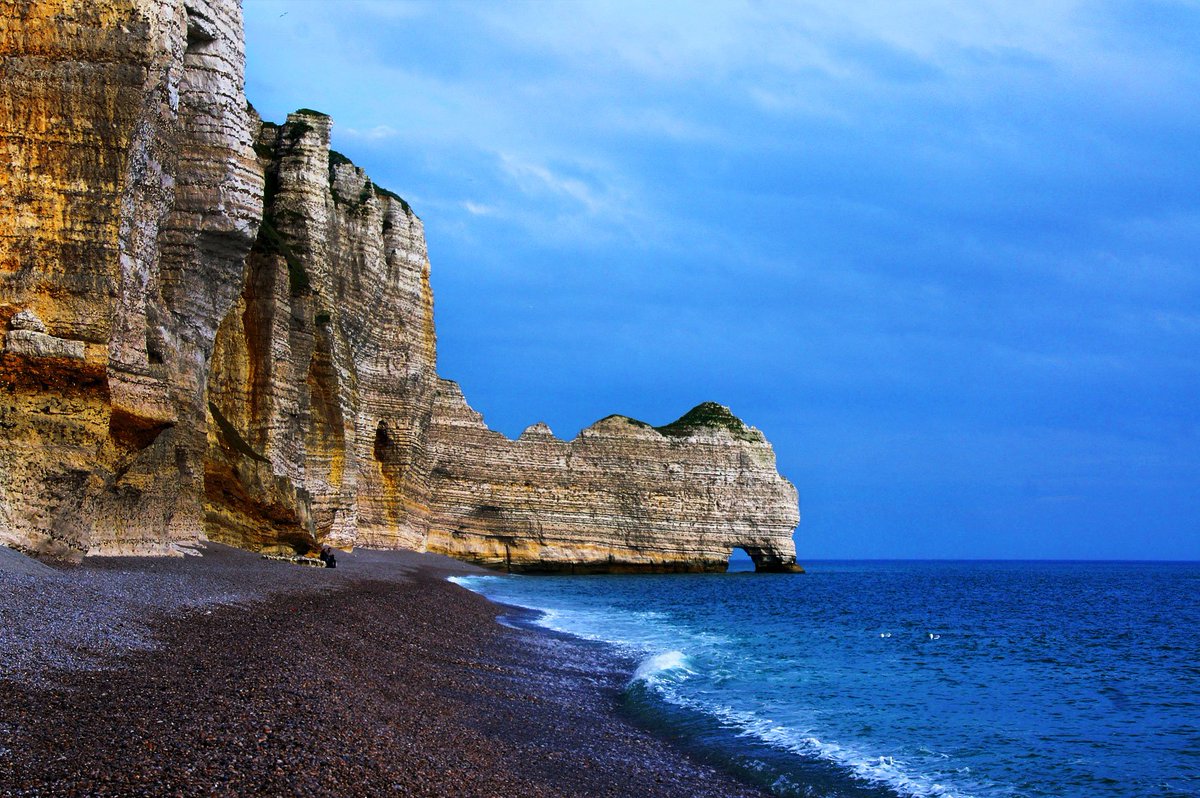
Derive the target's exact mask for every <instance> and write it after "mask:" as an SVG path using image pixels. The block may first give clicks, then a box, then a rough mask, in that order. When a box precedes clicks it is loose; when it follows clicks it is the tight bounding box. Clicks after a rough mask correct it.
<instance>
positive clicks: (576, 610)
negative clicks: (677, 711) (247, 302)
mask: <svg viewBox="0 0 1200 798" xmlns="http://www.w3.org/2000/svg"><path fill="white" fill-rule="evenodd" d="M517 579H522V577H510V576H468V577H451V579H450V581H452V582H454V583H455V584H458V585H460V586H462V587H465V588H467V589H468V590H473V591H475V592H479V593H483V594H485V595H487V596H489V597H490V598H493V599H495V600H497V601H501V602H504V603H506V604H511V605H514V606H522V607H525V608H527V609H531V610H535V611H538V612H539V613H541V614H540V615H539V616H538V618H537V619H536V621H535V622H536V623H537V624H538V625H539V626H542V627H545V628H547V629H550V630H553V631H557V632H563V633H567V634H570V635H573V636H575V637H579V638H583V639H587V640H593V641H598V642H603V643H608V644H610V645H614V646H616V647H617V648H618V649H620V650H622V651H623V652H624V653H626V654H627V655H633V656H635V657H638V658H639V660H640V662H639V664H638V666H637V669H636V670H635V672H634V674H633V676H632V678H631V680H630V685H633V684H635V683H641V684H643V685H645V686H646V687H648V688H650V689H652V690H653V691H654V693H655V694H656V695H657V696H659V697H660V698H661V699H662V700H665V701H667V702H669V703H672V704H675V705H676V706H680V707H683V708H685V709H688V710H691V711H695V712H701V713H704V714H707V715H709V716H710V717H713V718H715V719H716V720H718V721H719V722H720V723H721V724H722V725H724V726H725V727H727V728H729V729H730V730H731V731H733V732H734V733H736V734H739V735H742V736H746V737H753V738H755V739H757V740H759V741H761V742H762V743H765V744H767V745H770V746H771V747H773V748H776V749H780V750H785V751H790V752H792V753H794V754H796V755H798V756H802V757H805V758H810V759H811V758H819V759H822V760H825V761H827V762H832V763H834V764H836V765H838V766H839V767H841V768H843V769H845V770H846V771H847V772H848V773H850V774H852V775H853V776H854V777H856V778H858V779H861V780H863V781H865V782H868V783H872V784H877V785H881V786H886V787H887V788H889V789H891V790H893V791H895V792H897V793H898V794H900V795H903V796H906V797H908V798H935V797H936V798H974V796H976V795H979V793H977V792H970V793H969V792H965V791H963V789H961V787H960V786H947V785H945V784H943V783H941V782H940V781H938V780H936V779H934V778H926V777H923V776H920V775H914V773H913V772H911V771H912V770H914V769H915V768H914V765H913V764H912V763H908V762H905V761H902V760H901V759H898V758H895V757H892V756H879V755H876V754H871V753H869V752H867V751H864V750H860V749H858V748H857V747H855V746H853V745H847V744H841V743H837V742H830V741H825V740H822V739H820V738H819V737H817V736H816V735H815V734H813V732H812V730H809V729H801V728H797V727H795V726H794V725H786V724H782V723H778V722H776V721H774V720H772V719H770V718H767V717H763V716H761V715H760V714H757V713H756V712H754V711H748V710H745V709H739V708H735V707H732V706H727V705H723V704H720V703H716V702H714V701H712V700H711V698H708V697H705V696H702V695H697V694H695V693H694V691H692V692H689V685H688V682H689V680H690V679H691V677H694V676H697V675H698V674H699V673H700V672H701V671H703V672H704V673H705V674H708V675H710V676H713V677H718V676H719V675H720V674H721V673H722V672H724V671H730V674H729V675H730V676H732V675H733V674H734V673H735V672H736V670H737V669H739V668H741V667H745V666H746V665H747V663H744V662H740V661H738V660H737V658H736V657H734V658H733V659H730V658H729V655H728V654H727V653H726V652H728V650H729V643H730V641H728V640H727V639H725V638H723V637H721V636H719V635H715V634H712V633H708V632H697V631H694V630H690V629H688V628H686V627H684V626H680V625H675V624H672V623H671V622H670V618H669V616H667V615H665V614H664V613H661V612H654V611H641V612H626V613H622V612H619V611H615V610H612V609H610V608H602V609H585V608H580V607H570V608H565V607H561V606H559V607H547V606H546V605H545V604H542V605H540V606H533V605H526V604H523V603H522V602H523V601H527V599H524V598H523V597H517V596H514V595H513V594H514V593H517V594H519V592H520V591H519V590H509V589H507V588H508V587H509V586H514V587H515V586H517V585H519V584H520V583H519V582H515V581H511V580H517ZM680 644H682V647H681V648H680V647H674V646H680ZM668 646H672V647H669V648H668ZM684 649H686V650H689V651H695V652H699V656H698V657H692V656H689V655H687V654H685V653H684ZM701 659H702V660H703V661H704V666H701V664H700V663H699V661H698V660H701ZM718 681H719V679H718ZM781 778H786V777H781ZM980 789H983V787H982V785H981V786H980ZM985 792H990V791H987V790H985Z"/></svg>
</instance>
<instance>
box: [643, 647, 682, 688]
mask: <svg viewBox="0 0 1200 798" xmlns="http://www.w3.org/2000/svg"><path fill="white" fill-rule="evenodd" d="M695 673H696V671H694V670H693V669H692V667H691V662H690V661H689V660H688V657H687V655H686V654H684V653H683V652H682V651H664V652H662V653H661V654H655V655H654V656H652V657H647V658H646V659H644V660H642V662H641V663H640V664H639V665H638V666H637V670H635V671H634V672H633V678H632V679H630V683H633V682H646V683H647V684H649V685H655V684H658V683H660V682H661V681H662V679H663V677H664V676H666V675H668V674H671V675H675V676H679V675H684V676H688V675H695Z"/></svg>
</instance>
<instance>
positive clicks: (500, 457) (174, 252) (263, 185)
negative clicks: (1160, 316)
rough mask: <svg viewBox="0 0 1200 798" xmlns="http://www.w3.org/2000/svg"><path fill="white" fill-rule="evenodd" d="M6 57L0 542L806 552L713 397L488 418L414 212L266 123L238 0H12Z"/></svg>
mask: <svg viewBox="0 0 1200 798" xmlns="http://www.w3.org/2000/svg"><path fill="white" fill-rule="evenodd" d="M0 55H2V56H3V60H2V61H0V85H3V87H4V88H3V90H0V95H2V96H3V99H4V102H3V103H0V142H2V144H0V146H3V147H4V148H5V153H6V154H7V155H8V156H9V160H10V163H12V164H13V166H12V167H11V169H10V170H9V171H8V172H7V173H0V174H3V178H0V179H2V180H3V181H4V182H3V183H2V184H0V220H3V221H4V222H5V223H4V224H3V225H0V328H3V329H4V330H5V333H4V340H3V348H2V350H0V377H2V379H3V388H4V390H3V391H0V437H2V438H3V443H4V445H3V446H2V447H0V544H4V545H10V546H15V547H18V548H22V549H25V550H28V551H33V552H40V553H46V554H55V555H65V556H69V555H72V554H74V555H79V554H83V553H92V554H112V553H171V552H174V551H179V550H181V549H183V548H185V547H187V546H188V545H189V544H192V543H195V542H197V541H200V540H203V539H204V538H205V537H207V538H211V539H214V540H220V541H223V542H228V543H232V544H235V545H239V546H244V547H247V548H251V549H255V550H261V551H265V552H290V551H300V552H302V551H304V550H306V549H308V548H310V547H312V546H315V545H317V544H320V543H329V544H331V545H335V546H340V547H343V548H349V547H352V546H355V545H360V546H371V547H384V548H412V549H418V550H424V549H428V550H433V551H439V552H443V553H446V554H450V555H453V556H457V557H461V558H464V559H469V560H472V561H475V562H479V563H483V564H486V565H490V566H494V567H502V568H509V569H511V570H526V571H597V570H610V571H629V570H652V571H673V570H689V571H690V570H721V569H723V568H724V567H725V564H726V562H727V560H728V557H729V553H730V550H731V548H732V547H734V546H739V547H742V548H745V549H746V550H747V552H748V553H749V554H750V555H751V556H752V557H753V558H754V560H755V563H756V565H757V566H758V567H759V569H760V570H791V569H794V568H795V551H794V545H793V543H792V539H791V532H792V529H793V528H794V527H795V525H796V523H797V521H798V517H797V511H796V493H795V489H794V488H793V487H792V486H791V485H790V483H788V482H787V481H786V480H784V479H783V478H782V477H780V476H779V474H778V473H777V471H776V469H775V460H774V454H773V452H772V450H771V447H770V445H769V444H768V443H767V442H766V440H765V439H764V438H763V436H762V435H761V434H760V433H759V432H758V431H757V430H754V429H753V428H750V427H746V426H745V425H743V424H742V423H741V422H740V421H738V420H737V419H736V418H734V417H733V416H732V414H731V413H729V411H728V410H727V409H726V408H723V407H721V406H719V405H710V404H706V405H701V406H699V407H697V408H696V409H695V410H693V411H692V412H691V413H689V414H687V415H686V416H684V417H683V418H681V419H680V420H679V421H677V422H675V423H673V424H669V425H667V426H665V427H658V428H654V427H651V426H649V425H647V424H644V423H642V422H638V421H634V420H632V419H627V418H624V417H621V416H611V417H609V418H607V419H604V420H602V421H600V422H597V423H596V424H594V425H592V426H591V427H589V428H587V429H585V430H584V431H583V432H581V433H580V434H579V435H578V436H577V437H576V438H575V439H574V440H572V441H562V440H559V439H557V438H555V437H554V436H553V435H552V434H551V433H550V432H549V430H548V429H547V428H546V427H545V426H544V425H535V426H534V427H531V428H530V429H529V430H526V432H525V433H524V434H523V435H522V436H521V437H520V438H519V439H518V440H516V441H512V440H509V439H507V438H505V437H504V436H503V435H501V434H499V433H496V432H493V431H491V430H489V429H488V428H487V427H486V425H484V423H483V421H482V419H481V417H480V416H479V414H478V413H476V412H475V411H473V410H471V408H470V407H469V406H468V405H467V403H466V401H465V399H464V398H463V396H462V394H461V392H460V391H459V390H458V387H457V386H456V385H455V384H454V383H451V382H448V381H445V380H440V379H439V378H438V376H437V373H436V341H435V336H434V327H433V298H432V293H431V291H430V285H429V260H428V256H427V251H426V245H425V239H424V232H423V227H422V223H421V221H420V219H418V218H417V216H416V215H415V214H414V213H413V211H412V209H411V208H410V207H409V206H408V203H406V202H405V201H404V200H403V199H401V198H400V197H398V196H397V195H395V194H392V193H391V192H388V191H386V190H384V189H381V188H380V187H378V186H376V185H375V184H374V183H373V182H372V181H371V180H370V178H369V177H368V176H367V175H366V174H364V173H363V171H362V170H361V169H359V168H357V167H356V166H354V164H353V163H351V162H350V161H349V160H348V159H347V158H345V157H344V156H342V155H340V154H338V153H336V152H333V151H332V150H330V147H329V136H330V127H331V124H332V123H331V120H330V119H329V118H328V117H327V116H325V115H324V114H320V113H318V112H315V111H306V110H302V111H298V112H296V113H294V114H291V115H290V116H289V117H288V119H287V120H286V121H285V122H284V123H283V124H282V125H275V124H272V123H262V122H260V120H259V119H258V118H257V115H256V114H254V112H253V110H252V109H250V108H249V106H248V105H247V104H246V102H245V99H244V97H243V94H242V70H243V54H242V40H241V25H240V8H239V6H238V4H237V3H236V2H233V0H196V2H193V1H192V0H187V1H186V2H181V0H88V1H87V2H84V0H57V1H56V2H53V3H51V2H43V3H13V2H8V3H3V2H0Z"/></svg>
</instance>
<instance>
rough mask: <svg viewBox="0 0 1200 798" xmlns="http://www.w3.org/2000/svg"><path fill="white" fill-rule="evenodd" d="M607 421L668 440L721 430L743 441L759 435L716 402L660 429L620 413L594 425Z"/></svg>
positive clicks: (706, 403)
mask: <svg viewBox="0 0 1200 798" xmlns="http://www.w3.org/2000/svg"><path fill="white" fill-rule="evenodd" d="M609 419H620V420H621V421H624V422H625V423H627V424H632V425H633V426H635V427H641V428H643V429H652V430H654V431H655V432H658V433H659V434H660V435H665V436H666V437H668V438H686V437H687V436H688V435H691V434H692V433H694V432H700V431H703V430H713V429H723V430H728V431H729V432H731V433H732V434H733V437H735V438H737V439H739V440H743V441H757V440H760V435H759V434H758V433H756V432H752V431H751V429H750V428H749V427H748V426H746V424H745V422H743V421H742V420H741V419H740V418H738V417H737V416H735V415H734V414H733V413H731V412H730V410H729V408H727V407H725V406H724V405H719V404H717V403H716V402H702V403H700V404H698V405H696V406H695V407H693V408H692V409H691V410H689V411H687V412H686V413H684V414H683V415H682V416H680V417H679V418H677V419H675V420H674V421H672V422H671V423H670V424H664V425H663V426H661V427H654V426H651V425H650V424H647V423H646V422H645V421H639V420H638V419H636V418H630V417H629V416H623V415H621V414H620V413H613V414H612V415H608V416H605V417H604V418H602V419H600V421H597V422H596V423H597V424H599V423H601V422H603V421H608V420H609Z"/></svg>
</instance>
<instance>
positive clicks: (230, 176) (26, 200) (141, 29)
mask: <svg viewBox="0 0 1200 798" xmlns="http://www.w3.org/2000/svg"><path fill="white" fill-rule="evenodd" d="M243 62H244V57H243V46H242V34H241V11H240V6H239V5H238V4H237V3H233V2H225V1H224V0H188V2H187V3H186V6H185V4H184V3H183V2H170V1H169V0H161V1H156V0H138V1H137V2H135V1H134V0H59V2H19V1H9V2H3V3H0V97H2V100H3V102H0V160H3V162H4V163H6V164H9V166H8V168H7V169H6V170H3V171H0V328H2V329H3V330H4V342H3V349H2V352H0V379H2V380H3V386H4V390H3V392H0V430H3V435H4V445H3V446H0V521H2V523H0V543H4V544H7V545H17V546H20V547H22V548H25V549H28V550H34V551H40V552H48V553H54V554H60V555H71V554H80V553H84V552H91V553H122V552H136V553H168V552H171V551H174V550H175V549H176V548H177V547H178V546H180V545H186V544H188V543H191V542H194V541H196V540H197V539H198V538H199V536H200V535H201V533H202V522H201V503H200V496H201V495H202V476H203V470H204V469H203V455H204V451H205V448H206V447H205V430H206V426H207V422H206V417H205V416H206V413H205V409H204V408H205V394H206V384H205V378H206V375H207V362H208V359H209V356H210V354H211V351H212V346H213V340H214V337H215V333H216V329H217V325H218V324H219V323H220V321H221V319H223V318H224V317H225V315H226V312H227V311H228V309H229V306H230V305H231V303H232V301H233V299H234V297H235V296H236V294H237V290H238V284H239V277H240V274H241V270H242V264H243V261H244V259H245V256H246V253H247V251H248V250H249V248H250V245H251V243H252V241H253V239H254V233H255V230H256V228H257V224H258V217H259V214H260V202H259V196H260V195H261V188H262V176H261V174H260V172H259V170H258V168H257V167H256V164H255V161H254V153H253V151H252V150H251V148H250V126H249V124H248V119H247V115H246V107H245V100H244V97H243V95H242V75H243Z"/></svg>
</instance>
